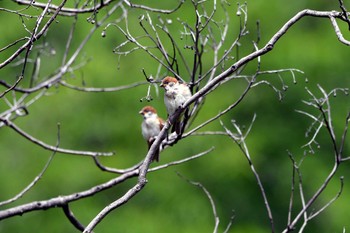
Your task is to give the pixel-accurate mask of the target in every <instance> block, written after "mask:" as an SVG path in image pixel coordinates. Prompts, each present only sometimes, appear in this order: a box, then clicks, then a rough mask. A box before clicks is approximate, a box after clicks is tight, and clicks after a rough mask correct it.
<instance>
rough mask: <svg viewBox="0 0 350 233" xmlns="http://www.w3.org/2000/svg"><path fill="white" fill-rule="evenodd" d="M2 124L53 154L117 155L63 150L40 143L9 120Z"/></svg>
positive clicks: (2, 120)
mask: <svg viewBox="0 0 350 233" xmlns="http://www.w3.org/2000/svg"><path fill="white" fill-rule="evenodd" d="M0 121H1V122H3V123H4V124H5V125H7V126H8V127H10V128H11V129H13V130H14V131H15V132H17V133H18V134H19V135H21V136H23V137H24V138H25V139H27V140H29V141H30V142H32V143H34V144H36V145H38V146H40V147H42V148H44V149H46V150H50V151H53V152H59V153H63V154H71V155H84V156H112V155H114V154H115V152H92V151H78V150H69V149H63V148H59V147H56V146H51V145H48V144H46V143H44V142H43V141H40V140H39V139H37V138H35V137H33V136H31V135H29V134H28V133H26V132H25V131H24V130H22V129H21V128H19V127H18V126H17V125H16V124H14V123H13V122H12V121H10V120H7V119H0Z"/></svg>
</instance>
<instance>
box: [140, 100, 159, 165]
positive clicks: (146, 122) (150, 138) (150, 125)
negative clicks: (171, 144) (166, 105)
mask: <svg viewBox="0 0 350 233" xmlns="http://www.w3.org/2000/svg"><path fill="white" fill-rule="evenodd" d="M139 113H140V114H141V115H142V116H143V122H142V125H141V129H142V136H143V138H144V139H145V140H146V141H147V144H148V149H149V148H150V147H151V145H152V143H153V142H154V141H155V139H156V137H157V136H158V134H159V132H160V131H161V130H162V128H163V126H164V120H163V119H162V118H160V117H158V115H157V111H156V109H155V108H153V107H151V106H146V107H144V108H143V109H141V111H140V112H139ZM154 160H156V161H157V162H158V161H159V148H158V150H157V151H156V153H155V154H154V157H153V158H152V161H154Z"/></svg>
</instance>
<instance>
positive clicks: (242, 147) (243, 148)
mask: <svg viewBox="0 0 350 233" xmlns="http://www.w3.org/2000/svg"><path fill="white" fill-rule="evenodd" d="M220 123H221V125H222V127H223V128H224V129H225V131H226V132H227V133H228V135H229V136H230V138H231V139H232V140H233V141H234V142H235V143H236V144H237V145H238V147H239V148H240V150H241V151H242V152H243V154H244V156H245V157H246V159H247V160H248V163H249V166H250V169H251V170H252V172H253V174H254V176H255V179H256V181H257V183H258V186H259V189H260V192H261V194H262V197H263V199H264V204H265V208H266V211H267V215H268V218H269V220H270V225H271V231H272V232H275V226H274V220H273V216H272V211H271V207H270V204H269V202H268V199H267V196H266V192H265V189H264V186H263V184H262V182H261V179H260V176H259V174H258V173H257V171H256V170H255V167H254V165H253V162H252V160H251V158H250V154H249V150H248V147H247V145H246V143H245V136H243V133H242V131H241V129H240V128H239V126H238V125H237V124H236V123H234V122H232V124H233V126H234V127H235V129H236V130H237V133H238V135H240V136H239V137H238V138H237V136H236V135H234V134H233V133H232V132H231V131H230V130H229V129H228V128H226V127H225V126H224V125H223V123H222V122H221V121H220ZM252 123H253V122H252Z"/></svg>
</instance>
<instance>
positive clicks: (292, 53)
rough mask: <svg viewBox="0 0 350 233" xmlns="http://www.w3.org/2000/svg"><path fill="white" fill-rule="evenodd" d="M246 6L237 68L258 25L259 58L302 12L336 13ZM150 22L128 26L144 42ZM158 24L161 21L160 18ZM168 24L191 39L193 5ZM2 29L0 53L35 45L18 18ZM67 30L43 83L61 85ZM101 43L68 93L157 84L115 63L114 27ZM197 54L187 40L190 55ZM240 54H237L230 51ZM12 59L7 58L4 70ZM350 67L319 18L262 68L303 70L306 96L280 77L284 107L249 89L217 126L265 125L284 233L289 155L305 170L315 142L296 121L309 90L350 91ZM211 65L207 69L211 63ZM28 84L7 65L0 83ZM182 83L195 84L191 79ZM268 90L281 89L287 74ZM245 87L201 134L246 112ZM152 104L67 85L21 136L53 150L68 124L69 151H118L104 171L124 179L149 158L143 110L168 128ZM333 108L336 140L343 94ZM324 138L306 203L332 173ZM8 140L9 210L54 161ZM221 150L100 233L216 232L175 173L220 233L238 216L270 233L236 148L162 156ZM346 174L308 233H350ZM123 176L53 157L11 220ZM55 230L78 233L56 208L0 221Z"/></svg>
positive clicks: (57, 33)
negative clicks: (37, 204) (26, 208)
mask: <svg viewBox="0 0 350 233" xmlns="http://www.w3.org/2000/svg"><path fill="white" fill-rule="evenodd" d="M138 2H139V3H142V4H145V5H150V6H154V7H157V8H164V9H169V8H173V7H174V6H176V5H177V4H178V2H177V1H160V2H158V1H157V2H155V1H138ZM135 3H136V1H135ZM230 3H231V6H230V7H228V10H229V12H230V13H231V14H232V17H231V21H230V23H232V27H231V28H230V33H231V34H232V37H231V38H232V40H233V39H234V38H235V36H236V35H237V32H238V31H239V28H238V26H239V18H238V17H237V16H235V13H236V9H237V6H236V2H233V1H230ZM247 3H248V15H249V16H248V26H249V31H250V34H249V35H248V36H247V37H245V38H244V39H243V41H242V45H241V49H240V56H244V55H246V54H248V53H249V52H251V51H252V50H253V46H252V43H251V41H252V40H254V39H255V38H256V21H257V20H259V22H260V33H261V41H260V44H259V47H261V46H263V45H264V44H265V43H266V42H267V41H268V40H269V39H270V38H271V36H272V35H273V34H274V33H275V32H276V31H277V30H278V29H279V28H280V27H281V26H282V25H283V24H284V23H285V22H286V21H287V20H289V19H290V18H291V17H292V16H294V15H295V14H296V13H297V12H298V11H300V10H302V9H305V8H310V9H315V10H339V7H338V1H316V0H313V1H302V0H297V1H288V4H286V2H285V1H277V0H269V1H265V0H254V1H247ZM70 4H73V3H72V2H70ZM209 5H210V1H209V3H208V6H209ZM0 7H2V8H11V9H20V8H22V7H23V6H19V5H16V4H14V3H11V2H10V1H0ZM348 7H349V8H350V6H348ZM32 13H33V14H39V13H40V11H36V10H32ZM142 14H144V12H143V11H142V10H137V9H134V10H131V11H130V13H129V20H130V22H129V25H132V30H133V32H134V33H135V34H141V33H142V32H141V28H140V27H139V24H138V17H139V16H140V15H142ZM151 16H152V18H153V19H154V20H156V19H157V16H158V14H152V15H151ZM87 17H89V15H82V16H79V19H78V23H77V28H76V32H75V34H74V38H73V45H72V48H75V46H77V45H78V44H79V43H80V42H81V40H82V39H83V38H84V37H85V36H86V35H87V33H88V31H89V30H90V29H91V27H93V25H91V24H90V23H88V22H87V20H86V18H87ZM161 17H163V18H166V19H172V21H173V24H172V25H170V26H169V27H172V29H173V31H174V32H177V33H178V34H179V35H178V36H175V37H177V38H178V39H179V41H180V31H181V30H182V27H181V26H180V24H179V23H178V22H177V20H176V19H177V18H180V19H182V20H185V19H186V20H188V22H189V24H193V20H194V11H193V6H192V5H191V3H190V1H186V2H185V4H184V5H183V6H182V7H181V9H180V10H179V11H177V12H176V13H175V14H173V15H162V16H161ZM115 18H117V16H116V17H115ZM219 18H220V17H219ZM112 19H113V17H112ZM0 21H1V22H3V23H2V25H1V26H0V28H1V34H2V36H1V37H2V39H1V40H0V47H4V46H5V45H7V44H8V43H9V42H11V41H13V40H15V39H17V38H20V37H23V36H25V35H28V33H27V32H26V31H25V30H24V29H23V26H22V23H21V19H20V18H19V17H18V16H16V15H14V14H10V13H6V12H4V11H0ZM33 22H34V21H33ZM33 22H30V21H28V22H26V23H27V26H28V28H31V27H30V25H32V26H33ZM71 24H72V18H64V17H59V18H58V19H57V22H55V23H54V25H53V26H52V27H51V28H50V30H49V32H48V34H47V36H46V38H45V41H46V42H48V43H49V45H50V46H52V48H53V49H54V50H55V55H48V54H44V55H43V58H42V60H41V63H42V70H41V73H40V77H41V78H44V77H46V76H47V75H49V74H52V73H53V71H55V69H57V67H59V65H60V64H61V61H62V60H61V59H62V55H63V52H64V48H65V45H66V44H65V43H66V41H67V37H68V34H69V30H70V28H71ZM342 26H343V27H342V29H343V33H344V35H345V37H347V38H349V36H348V35H347V34H348V31H347V29H346V25H342ZM102 30H103V27H101V28H100V29H99V30H98V31H97V33H96V34H95V35H94V36H93V37H92V38H91V40H90V41H89V42H88V44H87V45H86V46H85V48H84V51H83V53H82V54H81V56H80V57H79V59H78V61H80V62H84V61H86V60H87V59H88V60H89V62H88V63H87V64H86V65H85V66H83V67H82V68H81V69H79V70H77V71H75V72H74V73H72V74H71V75H66V76H65V77H66V78H67V81H68V82H69V83H72V84H75V85H78V86H80V85H82V84H83V83H84V84H85V85H86V86H93V87H108V86H119V85H125V84H129V83H133V82H137V81H144V75H143V74H142V72H141V69H142V68H144V69H145V71H146V72H147V74H149V75H151V74H152V75H155V74H156V72H157V68H158V64H157V62H155V61H154V60H152V59H151V58H150V57H149V56H147V55H146V54H145V53H143V52H142V51H136V52H134V53H132V54H130V55H129V56H121V57H118V55H116V54H114V53H113V49H114V48H115V47H116V46H117V45H118V44H120V43H121V42H123V41H124V40H125V38H124V37H123V36H122V35H121V33H119V32H118V30H117V29H116V28H113V27H110V28H108V30H107V34H106V37H105V38H103V37H102V36H101V33H102ZM228 38H230V37H228ZM42 40H43V39H41V41H42ZM187 42H188V41H185V40H183V42H182V43H183V44H182V45H183V46H184V45H185V44H186V43H187ZM231 42H232V41H227V43H228V44H229V43H231ZM179 43H181V42H179ZM13 51H14V50H12V51H5V52H2V53H0V58H1V61H3V60H4V59H5V58H7V56H8V55H9V54H11V52H13ZM48 52H50V51H48ZM51 52H52V51H51ZM192 53H193V51H190V50H188V51H186V56H188V59H189V61H191V60H192V56H191V55H192ZM349 54H350V50H349V48H347V47H346V46H345V45H343V44H341V43H340V42H338V40H337V38H336V35H335V33H334V31H333V28H332V26H331V24H330V21H329V20H328V19H320V18H311V17H308V18H304V19H302V20H301V21H300V22H298V23H297V24H296V25H295V26H293V27H292V28H291V30H290V31H288V33H287V34H286V35H285V36H284V37H283V38H282V39H281V40H280V41H279V42H278V43H277V45H276V46H275V48H274V50H273V51H272V52H270V53H269V54H267V55H266V56H263V57H262V63H261V66H262V70H271V69H281V68H297V69H300V70H303V71H304V72H305V73H304V74H303V75H302V74H297V83H296V84H294V83H293V80H292V76H291V74H290V73H283V74H282V75H281V76H282V78H283V80H284V82H285V84H286V85H288V87H289V88H288V90H287V91H286V92H285V93H284V94H285V96H284V99H283V100H282V101H279V100H278V96H277V94H276V92H274V91H273V90H272V89H271V88H270V87H268V86H263V85H261V86H259V87H257V88H255V89H253V90H252V91H251V92H250V93H249V94H248V96H247V97H246V99H245V100H244V101H243V102H242V103H241V104H240V105H239V106H238V107H237V108H235V109H233V110H232V111H231V112H230V113H229V114H227V115H226V116H224V117H222V119H221V120H222V121H223V122H224V123H225V125H226V126H228V127H231V126H230V121H231V119H235V120H236V121H237V122H238V123H239V124H240V125H246V126H248V125H249V124H250V121H251V120H252V118H253V115H254V114H256V115H257V119H256V121H255V123H254V126H253V129H252V132H251V134H250V136H249V137H248V138H247V143H248V146H249V149H250V153H251V155H252V160H253V162H254V165H255V166H256V169H257V171H258V172H259V173H260V175H261V179H262V181H263V184H264V185H265V187H266V191H267V196H268V198H269V200H270V202H271V206H272V211H273V215H274V218H275V222H276V227H277V230H278V231H281V230H282V229H284V227H285V226H286V223H287V211H288V204H289V195H290V187H291V172H292V164H291V162H290V160H289V158H288V154H287V150H289V151H290V152H291V153H293V154H294V155H295V157H296V158H297V159H300V158H301V157H302V156H303V153H304V149H305V148H301V146H302V145H304V144H305V143H307V142H308V140H309V138H305V132H306V130H307V128H308V127H309V125H310V123H311V122H310V120H309V119H308V118H307V117H306V116H303V115H301V114H299V113H297V112H295V110H296V109H301V110H305V111H308V110H310V108H308V107H307V106H306V105H304V104H303V103H302V101H301V100H309V99H310V96H309V95H308V94H307V92H306V91H305V87H307V88H309V89H310V90H313V91H315V93H318V94H320V93H319V92H318V91H317V84H320V85H321V86H322V87H324V89H325V90H327V91H330V90H331V89H333V88H336V87H343V88H349V86H350V85H349V84H350V81H349V80H350V79H349V72H348V71H349V66H348V64H349V62H348V61H349ZM70 55H71V54H70ZM207 56H208V59H210V53H208V54H207ZM209 64H210V63H208V65H209ZM31 68H32V67H31V66H29V67H28V69H27V70H28V72H27V73H26V75H27V78H28V76H29V75H30V73H31V72H30V70H31ZM207 68H208V67H207ZM255 69H256V61H255V62H252V64H250V65H249V67H248V68H247V71H246V73H247V74H249V72H250V74H252V73H253V72H254V71H255ZM20 71H21V66H17V67H16V66H7V67H6V68H4V69H1V70H0V78H1V79H4V80H6V81H7V82H10V83H12V82H14V80H16V77H17V76H18V75H19V74H20ZM183 74H184V72H183V73H182V75H183ZM162 75H163V73H162ZM164 75H165V74H164ZM183 78H184V79H185V80H188V78H187V77H185V76H183ZM264 78H266V79H268V80H269V81H270V82H271V83H273V84H274V85H276V86H279V87H281V82H280V79H279V77H278V76H277V75H269V76H266V77H265V76H264ZM306 79H307V80H308V82H306ZM24 82H26V80H24ZM243 84H244V83H243V82H242V83H240V82H239V81H235V82H233V81H231V82H229V83H228V84H226V85H224V86H222V87H220V88H218V89H217V90H216V91H215V92H213V93H211V94H210V95H209V96H208V97H207V100H206V103H205V106H204V107H203V110H202V111H201V113H200V115H199V116H198V118H197V119H196V120H195V122H194V123H193V126H196V125H198V124H199V123H200V122H202V121H203V120H206V119H208V118H210V117H212V116H214V115H216V114H217V113H218V112H219V111H220V110H223V109H225V108H226V107H227V106H228V105H229V104H231V103H232V102H233V101H234V100H235V99H237V98H238V97H239V96H240V94H241V92H242V90H243V88H244V85H243ZM158 91H159V92H158ZM146 93H147V86H146V85H142V86H138V87H136V88H133V89H129V90H124V91H120V92H112V93H86V92H78V91H74V90H71V89H67V88H64V87H62V86H60V87H52V88H50V90H49V95H46V96H44V97H43V98H41V99H40V100H39V101H37V102H36V103H35V104H34V105H32V106H31V107H30V108H29V109H28V110H29V115H28V116H25V117H23V118H18V119H17V120H16V121H15V123H16V124H18V125H19V126H20V127H21V128H22V129H24V130H26V131H27V132H29V133H30V134H31V135H33V136H34V137H37V138H39V139H41V140H43V141H44V142H46V143H49V144H51V145H55V143H56V140H57V124H58V123H59V124H60V127H61V131H60V146H61V147H63V148H72V149H78V150H91V151H116V155H115V156H113V157H109V158H102V159H101V161H102V162H103V164H105V165H108V166H111V167H118V168H123V167H128V166H131V165H133V164H135V163H137V162H139V161H140V160H142V158H143V157H144V156H145V154H146V149H147V148H146V143H145V142H144V141H143V138H142V136H141V133H140V124H141V121H142V118H141V116H140V115H138V111H139V110H140V109H141V108H142V107H143V106H144V105H145V104H152V105H154V106H155V107H156V108H157V109H158V111H159V114H160V115H161V116H162V117H163V118H166V111H165V108H164V106H163V93H162V90H157V89H155V88H152V96H153V97H154V100H153V101H152V102H151V103H146V102H140V99H141V98H142V97H144V96H145V95H146ZM332 104H333V108H332V110H333V111H334V115H333V117H334V118H333V120H334V124H335V127H336V132H337V133H338V135H337V137H338V139H339V138H340V135H341V133H342V127H343V126H344V121H345V116H346V113H347V111H349V98H348V97H347V96H345V95H343V94H340V95H338V96H337V97H336V98H333V99H332ZM6 108H7V106H6V105H5V102H4V101H1V103H0V109H1V110H4V109H6ZM231 128H232V127H231ZM203 130H214V131H219V130H222V127H221V126H220V124H219V122H214V123H212V124H210V125H208V126H206V127H205V128H204V129H203ZM322 133H323V134H322V135H323V137H322V136H321V137H320V138H319V142H320V146H321V147H320V148H319V149H316V151H315V152H316V153H315V154H308V155H307V156H306V159H305V162H304V164H303V166H302V172H303V181H304V190H305V193H306V198H309V197H310V195H311V194H313V193H314V192H315V190H316V189H317V188H318V187H319V185H320V184H321V183H322V182H323V180H324V178H325V176H326V175H327V173H328V172H329V171H330V169H331V166H332V163H333V153H332V148H331V145H330V143H329V138H328V137H327V135H326V132H325V131H323V132H322ZM0 140H1V143H0V156H1V163H0V176H1V179H0V187H1V191H0V200H5V199H8V198H10V197H12V196H13V195H14V194H16V193H17V192H19V191H20V190H21V189H23V187H25V186H26V185H27V184H28V183H29V182H31V181H32V180H33V178H34V177H35V176H36V175H37V174H38V173H39V172H40V171H41V169H42V168H43V166H44V165H45V163H46V162H47V160H48V158H49V156H50V155H51V154H52V152H49V151H45V150H43V149H42V148H40V147H38V146H36V145H33V144H32V143H30V142H28V141H27V140H25V139H23V138H22V137H20V136H19V135H18V134H16V133H15V132H14V131H12V130H11V129H9V128H6V127H2V128H1V129H0ZM212 146H214V147H215V150H214V151H213V152H211V153H210V154H208V155H206V156H204V157H202V158H200V159H198V160H194V161H191V162H188V163H185V164H182V165H179V166H175V167H170V168H168V169H164V170H161V171H157V172H154V173H150V174H148V179H149V183H148V184H147V186H146V188H145V189H144V190H142V192H141V193H140V194H138V195H137V196H136V197H134V198H133V199H132V200H131V201H130V202H128V203H127V204H126V205H125V206H122V207H121V208H119V209H117V210H115V211H113V212H112V213H111V214H109V215H108V216H107V217H106V218H105V219H104V220H103V221H102V222H101V223H100V224H99V225H98V226H97V228H96V229H95V232H189V233H190V232H211V231H212V229H213V228H214V218H213V214H212V209H211V206H210V203H209V200H208V199H207V197H206V196H205V194H204V193H203V192H202V191H201V190H200V189H198V188H196V187H195V186H192V185H190V184H188V183H187V182H186V181H185V180H184V179H181V178H179V176H178V175H177V174H176V172H179V173H180V174H182V175H183V176H184V177H186V178H188V179H190V180H194V181H198V182H200V183H202V184H203V185H204V186H205V187H206V188H207V189H208V191H209V192H210V193H211V195H212V197H213V199H214V201H215V203H216V207H217V209H218V215H219V217H220V227H219V231H220V232H221V231H224V229H225V228H226V226H227V224H228V222H229V220H230V217H231V216H232V215H234V221H233V226H232V227H231V230H230V232H256V233H260V232H270V228H269V221H268V218H267V214H266V210H265V207H264V203H263V200H262V197H261V194H260V191H259V189H258V186H257V184H256V181H255V178H254V176H253V174H252V173H251V171H250V169H249V166H248V163H247V161H246V159H245V158H244V156H243V154H242V153H240V152H239V150H238V148H237V146H236V145H235V144H234V143H233V142H232V140H231V139H229V138H228V137H225V136H207V137H203V136H193V137H190V138H186V139H184V140H182V141H180V142H179V143H178V144H176V145H175V146H174V147H171V148H168V149H166V150H165V151H164V152H162V154H161V163H166V162H170V161H173V160H177V159H181V158H184V157H186V156H190V155H193V154H196V153H199V152H202V151H204V150H207V149H209V148H210V147H212ZM349 149H350V148H349V143H347V148H346V149H345V151H347V153H348V155H349ZM337 175H338V177H340V176H344V177H345V180H344V184H345V185H344V191H343V193H342V195H341V197H340V198H339V200H338V201H336V202H335V203H334V204H333V205H331V206H330V207H329V208H328V209H327V210H326V211H325V212H324V213H322V214H321V215H320V216H319V217H318V218H316V219H314V220H312V221H311V222H310V223H309V225H308V227H307V228H306V232H342V229H343V227H345V228H346V229H347V230H349V228H350V225H349V221H348V216H349V204H350V202H349V196H350V181H349V175H350V173H349V164H344V165H343V166H341V167H340V170H339V172H338V173H337ZM114 176H115V175H113V174H108V173H104V172H101V171H100V170H99V169H98V168H97V167H96V166H95V165H94V162H93V160H92V159H91V158H88V157H83V156H72V155H63V154H57V155H55V157H54V160H53V162H52V164H51V165H50V167H49V168H48V170H47V172H46V173H45V175H44V177H43V178H42V179H41V180H40V181H39V183H38V184H37V185H36V186H35V188H33V189H32V190H31V191H30V192H29V193H27V194H26V195H25V196H24V197H23V198H22V199H20V200H19V201H18V202H16V203H14V204H11V205H7V206H5V207H8V206H16V205H18V204H21V203H27V202H31V201H34V200H46V199H49V198H52V197H56V196H58V195H66V194H71V193H74V192H78V191H81V190H85V189H88V188H90V187H92V186H94V185H97V184H100V183H102V182H105V181H107V180H108V179H111V178H113V177H114ZM135 182H136V179H132V180H130V181H128V182H125V183H123V184H122V185H120V186H116V187H115V188H113V189H111V190H108V191H104V192H101V193H99V194H97V195H95V196H93V197H90V198H87V199H84V200H80V201H77V202H73V203H72V204H71V209H72V210H73V212H74V213H75V215H76V217H77V218H78V219H79V220H80V221H81V222H82V223H83V224H88V223H89V221H90V220H91V219H92V218H93V217H94V216H95V215H96V214H97V213H98V212H99V211H100V210H101V209H102V208H103V207H105V206H106V205H108V204H109V203H111V202H112V201H114V200H116V199H117V198H118V197H120V196H121V195H122V194H124V192H125V191H127V190H128V189H129V188H130V187H131V186H132V185H133V184H134V183H135ZM339 188H340V182H339V179H338V178H336V179H335V180H334V181H333V182H331V184H330V186H329V188H327V190H326V192H325V193H324V194H322V195H321V197H320V199H319V201H317V202H316V203H315V205H314V206H313V208H315V210H317V209H319V208H320V207H322V206H323V205H324V204H325V203H327V202H328V201H329V200H330V198H332V197H333V196H335V195H336V193H337V192H338V190H339ZM296 194H297V193H296ZM296 196H298V195H296ZM1 208H2V209H3V208H4V207H1ZM298 208H300V202H297V203H296V207H295V211H294V212H293V214H295V213H296V211H297V210H298ZM232 211H234V213H233V212H232ZM48 231H49V232H53V233H54V232H57V233H58V232H77V230H76V229H74V228H73V226H72V225H71V224H70V223H69V222H68V220H67V219H66V218H65V216H64V214H63V211H62V210H61V209H59V208H55V209H50V210H46V211H35V212H31V213H28V214H25V215H23V216H16V217H13V218H10V219H5V220H3V221H1V222H0V232H48Z"/></svg>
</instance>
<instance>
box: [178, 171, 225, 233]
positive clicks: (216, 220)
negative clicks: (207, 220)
mask: <svg viewBox="0 0 350 233" xmlns="http://www.w3.org/2000/svg"><path fill="white" fill-rule="evenodd" d="M177 175H178V176H179V177H181V178H182V179H185V180H186V181H187V182H188V183H190V184H192V185H194V186H197V187H199V188H200V189H202V190H203V192H204V193H205V195H206V196H207V198H208V199H209V201H210V205H211V208H212V211H213V215H214V219H215V226H214V230H213V232H214V233H216V232H217V231H218V227H219V223H220V219H219V216H218V213H217V211H216V206H215V202H214V199H213V197H212V196H211V194H210V192H209V191H208V190H207V189H206V188H205V187H204V185H202V184H201V183H199V182H195V181H192V180H189V179H187V178H185V177H184V176H183V175H181V174H180V173H179V172H177Z"/></svg>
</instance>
